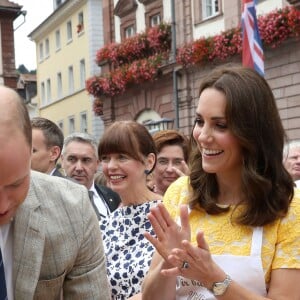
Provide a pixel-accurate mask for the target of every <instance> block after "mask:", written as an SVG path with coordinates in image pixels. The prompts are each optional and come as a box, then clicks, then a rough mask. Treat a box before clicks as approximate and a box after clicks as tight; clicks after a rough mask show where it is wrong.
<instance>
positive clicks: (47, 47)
mask: <svg viewBox="0 0 300 300" xmlns="http://www.w3.org/2000/svg"><path fill="white" fill-rule="evenodd" d="M49 55H50V45H49V39H48V38H47V39H46V40H45V58H47V57H49Z"/></svg>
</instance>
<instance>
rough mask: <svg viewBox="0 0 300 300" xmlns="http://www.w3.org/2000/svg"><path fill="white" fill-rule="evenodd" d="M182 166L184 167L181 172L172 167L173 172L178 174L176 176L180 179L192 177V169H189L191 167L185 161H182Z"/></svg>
mask: <svg viewBox="0 0 300 300" xmlns="http://www.w3.org/2000/svg"><path fill="white" fill-rule="evenodd" d="M181 165H182V171H181V170H179V169H178V168H176V167H172V168H173V170H174V171H175V172H176V174H177V175H178V176H179V177H181V176H186V175H187V176H188V175H190V169H189V166H188V165H187V163H186V162H185V161H184V160H182V161H181Z"/></svg>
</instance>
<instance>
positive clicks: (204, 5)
mask: <svg viewBox="0 0 300 300" xmlns="http://www.w3.org/2000/svg"><path fill="white" fill-rule="evenodd" d="M221 3H222V2H221V0H194V23H195V24H199V23H201V22H202V21H204V20H206V19H210V18H211V17H215V16H218V15H221V13H222V7H221Z"/></svg>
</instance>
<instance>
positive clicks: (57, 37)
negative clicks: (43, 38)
mask: <svg viewBox="0 0 300 300" xmlns="http://www.w3.org/2000/svg"><path fill="white" fill-rule="evenodd" d="M55 45H56V51H59V50H60V49H61V35H60V29H57V30H56V31H55Z"/></svg>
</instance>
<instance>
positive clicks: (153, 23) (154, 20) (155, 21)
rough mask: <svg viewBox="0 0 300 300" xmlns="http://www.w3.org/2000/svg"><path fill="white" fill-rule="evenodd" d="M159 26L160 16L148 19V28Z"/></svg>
mask: <svg viewBox="0 0 300 300" xmlns="http://www.w3.org/2000/svg"><path fill="white" fill-rule="evenodd" d="M159 24H160V14H157V15H154V16H151V17H150V26H151V27H154V26H157V25H159Z"/></svg>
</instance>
